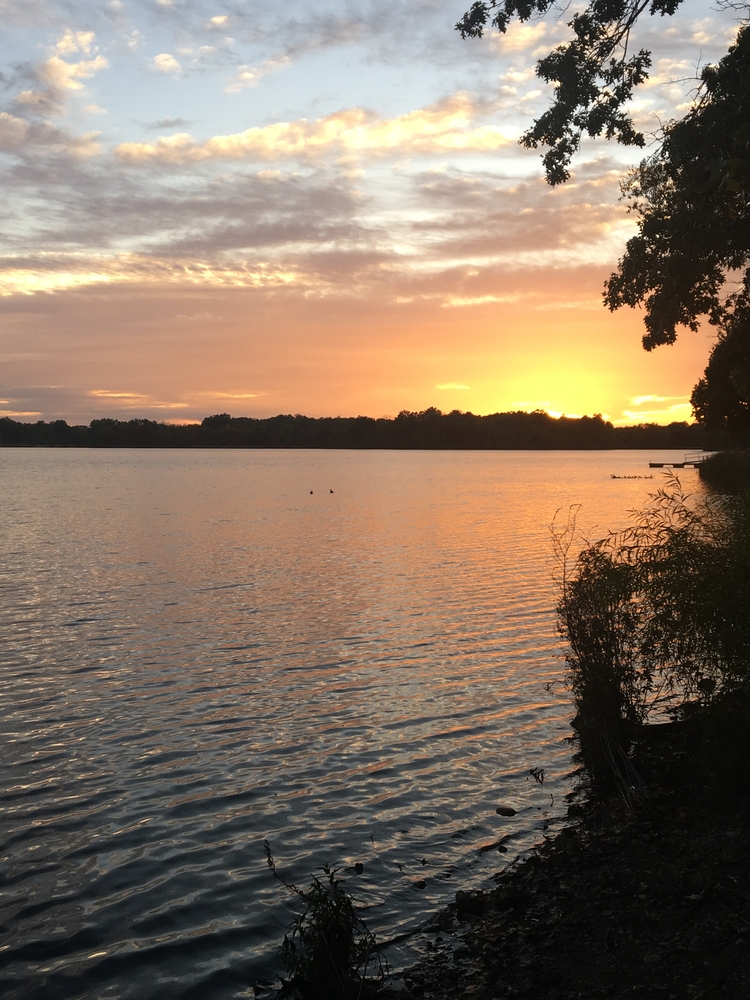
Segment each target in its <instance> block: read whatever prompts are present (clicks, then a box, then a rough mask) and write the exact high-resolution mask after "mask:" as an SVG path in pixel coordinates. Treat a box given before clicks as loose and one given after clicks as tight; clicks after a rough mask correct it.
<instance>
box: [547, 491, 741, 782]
mask: <svg viewBox="0 0 750 1000" xmlns="http://www.w3.org/2000/svg"><path fill="white" fill-rule="evenodd" d="M574 531H575V518H574V517H573V518H572V519H569V521H568V524H567V525H566V526H565V527H564V528H563V529H562V530H554V529H553V537H554V540H555V546H556V550H557V553H558V557H559V558H560V561H561V564H562V580H561V597H560V601H559V604H558V609H557V610H558V625H559V630H560V633H561V634H562V636H563V637H564V639H565V640H566V642H567V645H568V653H567V662H568V667H569V675H568V680H569V683H570V686H571V689H572V692H573V698H574V702H575V707H576V717H575V720H574V728H575V730H576V737H577V741H578V745H579V751H580V756H581V760H582V762H583V764H584V766H585V768H586V771H587V772H588V774H589V777H590V778H591V780H592V783H593V784H594V785H595V786H597V787H598V788H600V789H601V790H603V791H614V790H617V791H618V792H620V793H621V794H624V795H626V797H628V796H629V795H631V794H632V792H633V786H634V784H637V777H636V775H635V773H634V771H633V768H632V766H631V765H630V748H631V745H632V741H633V739H634V737H635V736H636V734H637V732H638V729H639V727H640V726H641V725H642V724H643V723H644V722H646V721H647V720H648V719H649V717H650V716H651V714H652V712H653V710H654V708H655V707H656V706H660V707H662V708H665V707H669V706H671V707H672V708H673V709H675V710H679V707H680V706H681V705H684V704H685V703H686V702H690V701H691V700H694V701H696V702H698V703H699V704H700V705H702V706H704V707H705V706H706V705H707V704H708V703H709V702H712V701H715V702H716V703H717V704H718V703H719V702H723V703H725V704H729V703H730V701H731V700H732V698H733V697H734V696H736V693H737V691H739V690H740V689H744V688H746V687H748V685H750V632H749V629H750V503H749V502H748V499H747V497H743V496H740V497H726V496H713V497H703V498H692V497H690V496H689V495H687V494H685V493H684V492H683V490H682V487H681V485H680V482H679V480H678V479H677V478H676V477H670V478H669V479H668V481H667V483H666V485H665V487H663V488H662V489H660V490H658V491H657V492H656V493H654V494H652V495H651V496H650V502H649V504H648V505H647V506H646V508H645V509H644V510H642V511H639V512H634V514H633V524H632V525H631V526H630V527H629V528H628V529H626V530H625V531H624V532H621V533H619V534H611V535H609V536H608V537H607V538H605V539H602V540H601V541H599V542H596V543H594V544H593V545H588V546H586V547H585V548H584V549H583V551H582V552H581V553H580V555H579V556H578V558H577V560H576V562H575V565H574V569H573V572H572V573H571V574H570V575H569V574H568V569H567V560H568V552H569V549H570V546H571V543H572V539H573V535H574ZM727 699H729V701H727ZM732 703H733V704H735V705H739V704H740V701H739V700H738V698H737V697H735V700H734V702H732Z"/></svg>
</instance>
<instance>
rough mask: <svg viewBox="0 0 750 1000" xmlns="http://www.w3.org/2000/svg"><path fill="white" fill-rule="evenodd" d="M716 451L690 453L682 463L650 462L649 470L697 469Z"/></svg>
mask: <svg viewBox="0 0 750 1000" xmlns="http://www.w3.org/2000/svg"><path fill="white" fill-rule="evenodd" d="M715 454H716V452H715V451H689V452H688V453H687V455H685V458H684V459H683V461H682V462H649V463H648V467H649V469H697V468H698V466H699V465H701V463H703V462H705V461H706V459H707V458H711V456H712V455H715Z"/></svg>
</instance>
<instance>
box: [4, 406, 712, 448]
mask: <svg viewBox="0 0 750 1000" xmlns="http://www.w3.org/2000/svg"><path fill="white" fill-rule="evenodd" d="M725 438H726V435H725V434H724V433H722V432H719V431H712V430H708V429H706V428H705V427H704V426H701V425H699V424H688V423H685V422H679V423H677V422H675V423H671V424H668V425H666V426H662V425H659V424H638V425H634V426H629V427H615V426H614V425H613V424H612V423H611V422H610V421H608V420H604V419H603V417H601V416H600V415H599V414H597V415H595V416H593V417H552V416H550V415H549V414H548V413H545V412H544V411H542V410H537V411H534V412H532V413H526V412H524V411H518V412H510V413H492V414H489V415H487V416H478V415H476V414H474V413H464V412H462V411H460V410H453V411H451V412H450V413H442V412H441V411H440V410H438V409H436V408H435V407H430V408H429V409H427V410H421V411H419V412H412V411H409V410H402V411H401V413H399V414H398V416H397V417H395V418H388V417H380V418H373V417H361V416H360V417H306V416H303V415H301V414H296V415H292V414H279V415H278V416H275V417H260V418H256V417H232V416H230V415H229V414H228V413H217V414H214V415H213V416H209V417H205V418H204V419H203V421H202V422H201V423H200V424H181V425H175V424H164V423H158V422H157V421H155V420H146V419H143V418H137V419H133V420H115V419H113V418H109V417H106V418H101V419H98V420H92V421H91V423H90V424H88V426H86V425H70V424H68V423H67V422H66V421H65V420H53V421H49V422H45V421H43V420H40V421H37V422H36V423H22V422H20V421H16V420H12V419H11V418H10V417H3V418H1V419H0V447H47V448H357V449H367V448H381V449H388V448H392V449H425V450H429V449H445V450H461V449H466V450H470V449H477V450H483V449H484V450H493V449H506V450H534V449H541V450H543V449H557V450H578V449H608V448H618V449H622V448H678V449H680V448H684V449H693V448H718V447H723V446H725V445H726V444H728V443H730V442H729V441H728V440H725Z"/></svg>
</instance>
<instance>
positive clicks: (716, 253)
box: [456, 0, 750, 432]
mask: <svg viewBox="0 0 750 1000" xmlns="http://www.w3.org/2000/svg"><path fill="white" fill-rule="evenodd" d="M680 3H681V0H651V2H644V0H591V2H590V3H589V5H588V7H586V9H585V10H583V11H581V12H579V13H576V14H575V15H574V16H573V19H572V21H570V22H569V26H570V28H571V29H572V32H573V38H572V40H571V41H569V42H567V43H565V44H564V45H561V46H558V47H557V48H555V49H554V50H553V51H552V52H550V53H549V54H548V55H547V56H545V57H544V58H542V59H541V60H540V61H539V62H538V64H537V75H538V76H539V77H541V78H542V79H543V80H545V81H547V82H548V83H553V84H554V85H555V90H554V97H553V100H552V104H551V106H550V107H549V108H548V110H547V111H545V112H544V114H542V116H541V117H540V118H539V119H538V120H537V121H536V122H534V124H533V126H532V127H531V128H530V129H529V130H528V131H527V132H526V133H525V134H524V136H523V137H522V139H521V143H522V144H523V145H525V146H527V147H532V148H536V147H538V146H540V145H544V146H547V147H549V148H548V151H547V153H546V154H545V155H544V158H543V162H544V167H545V171H546V174H547V180H548V181H549V183H550V184H553V185H554V184H559V183H561V182H563V181H565V180H567V179H568V177H569V166H570V162H571V159H572V157H573V156H574V155H575V153H576V152H577V151H578V149H579V146H580V142H581V139H582V137H583V136H584V135H588V136H591V137H598V136H601V135H604V136H606V137H607V138H608V139H615V140H616V141H617V142H620V143H622V144H624V145H632V146H643V145H644V143H645V139H644V136H643V134H642V133H641V132H638V131H637V130H636V129H635V127H634V124H633V121H632V118H631V117H630V115H629V113H628V109H627V104H628V102H629V101H630V99H631V97H632V96H633V91H634V88H635V87H637V86H638V85H639V84H641V83H643V82H644V81H645V80H646V79H647V78H648V69H649V67H650V65H651V53H650V52H649V51H648V50H646V49H641V50H639V51H638V52H637V53H635V54H632V55H631V54H629V51H628V44H629V41H630V35H631V31H632V29H633V27H634V26H635V24H636V22H637V21H638V19H639V18H642V17H643V16H644V15H661V16H665V15H668V16H671V15H672V14H674V12H675V11H676V9H677V8H678V6H679V4H680ZM553 6H554V4H553V2H552V0H490V2H484V0H476V2H475V3H474V4H473V5H472V7H471V8H470V9H469V10H468V11H467V12H466V13H465V14H464V16H463V18H462V20H461V21H459V22H458V24H457V25H456V28H457V29H458V30H459V31H460V32H461V34H462V35H463V36H464V37H471V36H474V37H476V36H481V35H482V33H483V31H484V29H485V28H486V27H487V26H488V25H490V26H494V27H495V28H497V29H498V30H499V31H501V32H504V31H506V30H507V28H508V25H509V24H510V22H511V21H512V20H513V19H514V18H517V19H518V20H520V21H521V22H524V21H528V20H530V19H532V18H533V17H539V16H542V15H544V14H545V13H547V12H548V11H549V10H550V8H552V7H553ZM727 6H729V4H727ZM732 6H734V5H732ZM736 9H737V10H744V12H745V14H747V13H748V11H750V5H744V4H739V5H737V7H736ZM622 192H623V196H624V198H625V199H627V201H628V202H629V208H630V210H631V211H632V212H633V213H634V214H635V215H636V216H637V217H638V233H637V234H636V235H635V236H634V237H632V239H630V240H629V241H628V243H627V245H626V249H625V254H624V256H623V257H622V259H621V260H620V261H619V264H618V268H617V270H616V271H615V272H614V273H613V274H612V275H611V276H610V278H609V280H608V281H607V282H606V285H605V290H604V301H605V304H606V305H607V306H608V307H609V308H610V309H612V310H615V309H619V308H620V307H621V306H623V305H628V306H631V307H635V306H639V305H640V306H643V307H644V310H645V316H644V322H645V326H646V333H645V334H644V337H643V346H644V348H645V349H646V350H647V351H651V350H653V349H654V348H655V347H658V346H660V345H662V344H672V343H674V341H675V340H676V337H677V328H678V327H680V326H683V327H687V328H689V329H691V330H697V329H698V326H699V321H700V319H701V318H702V317H706V318H707V319H708V321H709V322H710V323H711V324H713V325H714V326H716V327H717V328H718V331H719V339H718V342H717V343H716V345H715V346H714V349H713V351H712V354H711V360H710V362H709V365H708V367H707V368H706V371H705V374H704V377H703V378H702V379H701V380H700V382H699V383H698V384H697V385H696V386H695V389H694V392H693V396H692V403H693V408H694V412H695V415H696V417H697V418H698V419H699V420H700V421H706V422H708V423H711V424H713V425H714V426H720V427H722V428H724V429H727V430H730V431H743V432H748V431H750V420H748V416H747V410H748V397H749V396H750V393H748V384H749V383H750V27H748V26H743V27H741V28H740V30H739V32H738V34H737V38H736V41H735V43H734V44H733V45H732V46H731V47H730V48H729V51H728V52H727V54H726V55H725V56H724V57H723V58H722V59H721V60H720V62H719V63H718V65H716V66H706V67H705V68H704V69H703V71H702V73H701V75H700V80H699V81H698V89H697V95H696V98H695V101H694V103H693V106H692V108H691V109H690V110H689V111H688V113H687V114H686V115H685V116H684V117H683V118H682V119H680V120H677V121H672V122H669V123H667V124H666V125H665V126H664V127H663V128H662V131H661V142H660V144H659V146H658V148H657V149H656V151H655V152H654V153H653V154H652V155H651V156H649V157H647V158H646V159H644V160H643V161H642V162H641V164H640V165H639V166H638V167H637V168H635V169H634V170H633V171H631V173H630V174H629V175H628V177H627V178H626V179H625V181H624V183H623V184H622ZM732 287H733V288H734V291H732V292H731V294H728V292H729V291H730V289H731V288H732ZM727 365H729V366H730V367H729V368H728V367H727Z"/></svg>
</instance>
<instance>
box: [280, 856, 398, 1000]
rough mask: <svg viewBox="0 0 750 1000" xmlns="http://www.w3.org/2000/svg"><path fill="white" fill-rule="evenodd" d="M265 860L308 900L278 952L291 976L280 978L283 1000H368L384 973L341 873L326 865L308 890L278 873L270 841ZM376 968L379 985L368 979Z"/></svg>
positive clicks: (375, 944) (378, 953) (376, 948)
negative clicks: (321, 875)
mask: <svg viewBox="0 0 750 1000" xmlns="http://www.w3.org/2000/svg"><path fill="white" fill-rule="evenodd" d="M263 846H264V848H265V852H266V860H267V862H268V867H269V868H270V869H271V871H272V873H273V875H274V876H275V877H276V878H277V879H278V880H279V881H280V882H281V883H282V885H284V886H286V888H287V889H289V891H290V892H293V893H295V894H296V895H297V896H299V897H300V899H302V900H303V901H304V910H303V911H302V913H300V914H299V915H298V916H297V917H295V919H294V922H293V924H292V927H291V929H290V931H289V932H288V933H287V934H285V935H284V940H283V942H282V945H281V947H280V949H279V955H280V958H281V963H282V965H283V966H284V969H285V970H286V972H287V973H288V975H289V979H283V978H282V985H281V989H280V990H279V993H278V996H279V998H282V997H283V998H286V997H299V998H301V1000H360V998H362V1000H364V998H367V997H371V996H373V995H374V993H376V992H377V990H378V988H379V986H380V985H381V984H382V981H383V979H384V977H385V973H386V965H385V960H384V959H383V958H382V955H381V953H380V950H379V948H378V945H377V943H376V941H375V938H374V937H373V935H372V934H371V933H370V931H369V930H368V929H367V927H366V925H365V923H364V921H363V920H362V918H361V917H359V916H358V915H357V913H356V911H355V908H354V899H353V897H352V896H351V895H350V894H349V893H347V892H346V890H345V889H344V888H343V887H342V884H341V880H340V879H338V878H337V877H336V876H337V874H338V870H337V869H335V868H331V867H330V866H329V865H327V864H326V865H323V868H322V872H323V878H318V877H317V876H314V875H313V876H312V883H311V884H310V886H309V888H307V889H299V888H298V887H297V886H296V885H294V884H292V883H291V882H287V881H286V879H284V878H283V877H282V876H281V875H280V874H279V872H278V870H277V868H276V863H275V861H274V858H273V854H272V853H271V847H270V845H269V843H268V841H264V845H263ZM370 967H372V968H373V969H374V970H375V971H376V973H377V978H376V979H375V980H373V979H368V978H367V975H368V971H369V969H370Z"/></svg>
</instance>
